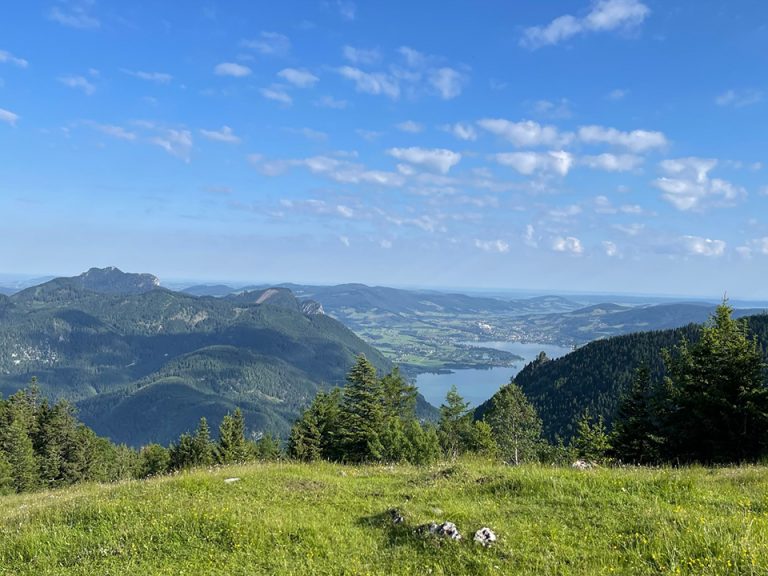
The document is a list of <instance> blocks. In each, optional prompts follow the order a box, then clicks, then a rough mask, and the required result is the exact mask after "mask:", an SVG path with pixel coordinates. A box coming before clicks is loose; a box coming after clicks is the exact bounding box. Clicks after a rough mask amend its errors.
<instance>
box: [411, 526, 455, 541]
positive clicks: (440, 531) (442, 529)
mask: <svg viewBox="0 0 768 576" xmlns="http://www.w3.org/2000/svg"><path fill="white" fill-rule="evenodd" d="M416 533H417V534H433V535H435V536H440V537H441V538H450V539H451V540H461V534H460V533H459V529H458V528H456V524H454V523H453V522H443V523H442V524H435V523H434V522H430V523H429V524H423V525H422V526H419V527H418V528H416Z"/></svg>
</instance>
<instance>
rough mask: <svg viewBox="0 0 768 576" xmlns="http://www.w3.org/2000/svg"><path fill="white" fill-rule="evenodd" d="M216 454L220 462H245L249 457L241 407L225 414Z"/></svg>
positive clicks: (220, 427) (220, 428)
mask: <svg viewBox="0 0 768 576" xmlns="http://www.w3.org/2000/svg"><path fill="white" fill-rule="evenodd" d="M216 456H217V460H218V462H219V463H220V464H231V463H234V462H245V461H246V460H247V459H248V445H247V442H246V440H245V419H244V418H243V413H242V412H241V410H240V408H236V409H235V411H234V412H233V413H232V414H227V415H226V416H224V419H223V420H222V421H221V425H220V426H219V442H218V445H217V449H216Z"/></svg>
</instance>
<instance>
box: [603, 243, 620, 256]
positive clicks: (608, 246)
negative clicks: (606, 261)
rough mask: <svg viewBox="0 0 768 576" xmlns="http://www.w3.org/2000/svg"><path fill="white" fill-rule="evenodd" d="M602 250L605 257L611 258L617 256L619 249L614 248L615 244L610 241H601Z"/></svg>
mask: <svg viewBox="0 0 768 576" xmlns="http://www.w3.org/2000/svg"><path fill="white" fill-rule="evenodd" d="M603 250H604V251H605V255H606V256H609V257H611V258H613V257H614V256H618V255H619V247H618V246H616V243H615V242H611V241H610V240H603Z"/></svg>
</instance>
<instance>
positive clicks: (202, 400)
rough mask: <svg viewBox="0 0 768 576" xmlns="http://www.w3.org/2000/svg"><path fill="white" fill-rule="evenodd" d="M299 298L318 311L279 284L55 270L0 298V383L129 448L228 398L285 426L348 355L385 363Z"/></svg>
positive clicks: (160, 437)
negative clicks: (238, 286)
mask: <svg viewBox="0 0 768 576" xmlns="http://www.w3.org/2000/svg"><path fill="white" fill-rule="evenodd" d="M303 304H304V305H305V308H307V309H308V310H310V311H312V312H318V308H317V306H316V305H314V304H313V303H310V304H309V305H308V306H307V305H306V303H302V302H299V301H298V300H297V299H296V298H295V297H294V296H293V295H292V294H291V292H290V291H289V290H287V289H267V290H262V291H259V292H249V293H243V294H238V295H233V296H230V297H227V298H212V297H194V296H191V295H186V294H182V293H178V292H172V291H169V290H165V289H162V288H159V287H157V283H156V279H154V277H152V276H149V275H129V274H123V273H122V272H120V271H119V270H116V269H107V270H100V271H99V270H91V271H89V272H87V273H86V274H84V275H81V276H79V277H76V278H60V279H55V280H52V281H50V282H47V283H45V284H42V285H40V286H36V287H33V288H28V289H26V290H23V291H21V292H19V293H17V294H14V295H12V296H9V297H7V296H0V391H1V392H2V393H3V394H4V395H7V394H9V393H11V392H13V391H15V390H17V389H19V388H22V387H23V386H25V385H26V384H27V383H28V382H29V380H30V378H31V377H32V376H36V377H37V379H38V383H39V386H40V388H41V392H42V394H44V395H45V396H47V397H49V398H52V399H58V398H67V399H70V400H72V401H75V402H76V403H77V407H78V409H79V411H80V417H81V418H82V420H83V421H84V422H85V423H86V424H88V425H89V426H91V427H92V428H93V429H94V430H95V431H96V432H97V433H99V434H102V435H106V436H109V437H110V438H111V439H112V440H114V441H118V442H127V443H129V444H133V445H140V444H143V443H146V442H149V441H158V442H162V443H167V442H169V441H171V440H174V439H176V438H177V437H178V435H179V434H180V433H181V432H183V431H185V430H191V429H192V428H194V426H195V425H196V424H197V421H198V420H199V418H200V417H201V416H206V417H207V418H208V419H209V420H210V421H211V422H218V421H219V420H221V418H222V417H223V415H224V414H225V413H227V412H229V411H232V410H233V409H234V408H235V406H240V407H241V408H242V409H243V411H244V413H245V417H246V421H247V423H248V426H249V428H250V429H251V430H254V431H257V430H270V431H273V432H278V433H287V431H288V429H289V428H290V424H291V423H292V422H293V420H294V419H295V417H296V416H297V414H298V413H299V411H300V409H301V408H303V407H304V406H306V405H307V404H308V403H309V402H310V401H311V400H312V398H314V396H315V394H316V392H317V391H318V390H322V389H327V388H330V387H332V386H336V385H342V384H343V383H344V381H345V375H346V373H347V371H348V370H349V368H350V366H352V364H353V363H354V359H355V356H356V355H357V354H360V353H363V354H365V355H366V357H367V358H368V359H369V360H370V361H371V362H372V363H373V364H374V365H375V366H376V368H377V369H379V370H380V371H385V372H386V371H389V370H390V369H391V364H390V363H389V362H388V361H387V360H386V359H385V358H384V357H383V356H382V355H381V354H380V353H379V352H378V351H376V350H375V349H374V348H372V347H371V346H369V345H367V344H366V343H365V342H363V341H362V340H360V339H359V338H358V337H357V336H355V334H354V333H352V332H351V331H350V330H348V329H347V328H345V327H344V326H343V325H342V324H340V323H339V322H337V321H336V320H334V319H333V318H330V317H328V316H326V315H323V314H321V313H310V314H305V313H304V312H303V311H302V305H303ZM423 406H424V403H423V401H422V407H423Z"/></svg>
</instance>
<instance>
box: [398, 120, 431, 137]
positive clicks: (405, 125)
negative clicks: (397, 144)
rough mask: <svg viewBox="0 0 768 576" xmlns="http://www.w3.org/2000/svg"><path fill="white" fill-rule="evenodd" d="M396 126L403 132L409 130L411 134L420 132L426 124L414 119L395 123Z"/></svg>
mask: <svg viewBox="0 0 768 576" xmlns="http://www.w3.org/2000/svg"><path fill="white" fill-rule="evenodd" d="M395 128H397V129H398V130H400V131H401V132H409V133H411V134H418V133H420V132H423V131H424V125H423V124H419V123H418V122H414V121H413V120H406V121H405V122H400V124H397V125H395Z"/></svg>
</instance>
